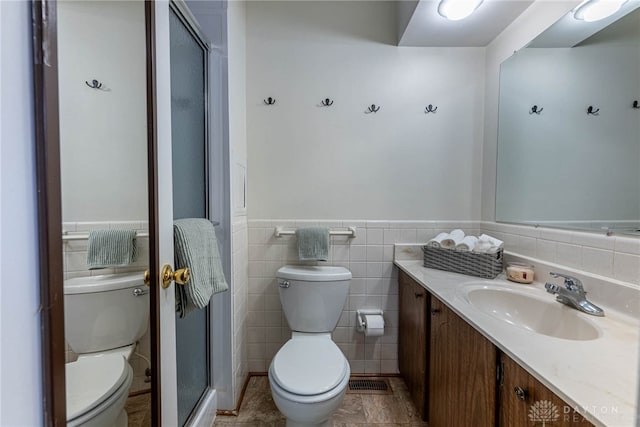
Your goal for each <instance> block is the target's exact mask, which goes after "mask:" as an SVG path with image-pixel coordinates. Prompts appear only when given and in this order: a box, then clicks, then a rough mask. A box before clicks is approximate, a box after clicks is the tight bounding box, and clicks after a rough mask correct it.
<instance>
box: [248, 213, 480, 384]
mask: <svg viewBox="0 0 640 427" xmlns="http://www.w3.org/2000/svg"><path fill="white" fill-rule="evenodd" d="M312 225H321V226H328V227H331V228H332V229H344V230H346V229H347V227H352V226H354V227H356V230H357V231H356V237H355V238H349V237H344V236H332V237H331V249H330V254H329V257H330V259H329V260H328V261H327V262H320V263H318V264H320V265H336V266H344V267H346V268H348V269H349V270H350V271H351V273H352V275H353V279H352V280H351V287H350V290H349V297H348V300H347V303H346V304H345V307H344V309H343V312H342V316H341V318H340V321H339V323H338V326H337V328H336V330H335V331H334V333H333V339H334V341H335V342H336V344H337V345H338V347H340V349H341V350H342V351H343V352H344V354H345V355H346V357H347V358H348V359H349V363H350V365H351V371H352V372H353V373H370V374H380V373H397V372H398V356H397V342H398V326H397V325H398V281H397V271H396V269H395V268H394V267H393V245H394V244H395V243H416V242H426V241H427V240H428V239H429V238H431V237H433V236H435V235H436V234H438V233H440V232H441V231H449V230H451V229H452V228H462V229H463V230H464V231H465V232H466V233H470V234H478V233H479V232H480V222H469V221H466V222H465V221H461V222H457V221H445V222H443V221H354V220H338V221H323V220H304V221H301V220H250V221H249V223H248V227H249V228H248V231H249V236H248V237H249V266H248V269H249V293H248V309H249V311H248V317H247V327H248V330H247V339H248V341H247V342H248V344H247V351H248V363H249V370H250V371H251V372H265V371H267V370H268V368H269V364H270V363H271V359H272V358H273V356H274V355H275V354H276V352H277V351H278V350H279V349H280V347H281V346H282V345H283V344H284V343H285V342H286V340H287V339H289V337H290V334H291V331H290V330H289V327H288V325H287V322H286V319H285V317H284V314H283V312H282V307H281V305H280V299H279V297H278V288H277V284H276V280H275V274H276V271H277V270H278V269H279V268H280V267H281V266H283V265H285V264H299V263H300V262H299V261H298V256H297V246H296V239H295V237H294V236H283V237H280V238H276V237H275V236H274V229H275V227H276V226H282V227H285V228H287V227H290V228H295V227H304V226H312ZM361 308H382V309H383V310H384V318H385V334H384V336H382V337H366V338H365V336H364V335H363V334H362V333H359V332H357V331H356V328H355V323H356V314H355V311H356V310H357V309H361Z"/></svg>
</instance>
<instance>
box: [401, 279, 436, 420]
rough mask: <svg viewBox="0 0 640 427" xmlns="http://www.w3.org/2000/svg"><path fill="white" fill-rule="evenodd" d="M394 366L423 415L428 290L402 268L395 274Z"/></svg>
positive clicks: (425, 380)
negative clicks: (396, 310)
mask: <svg viewBox="0 0 640 427" xmlns="http://www.w3.org/2000/svg"><path fill="white" fill-rule="evenodd" d="M398 284H399V288H398V296H399V301H400V316H399V319H398V321H399V328H398V368H399V370H400V374H401V375H402V379H403V380H404V382H405V384H406V386H407V388H408V389H409V394H410V396H411V400H412V401H413V404H414V405H415V407H416V409H417V411H418V413H419V414H420V416H421V417H422V419H423V420H426V419H427V418H426V416H427V413H428V411H427V402H428V399H427V384H428V375H427V369H428V360H427V355H428V354H429V350H428V345H429V341H428V339H429V326H428V325H429V324H428V321H429V317H428V316H427V313H428V308H429V298H430V297H429V293H428V292H427V291H426V290H425V289H424V288H423V287H422V286H420V285H419V284H418V283H417V282H416V281H415V280H413V279H411V278H410V277H409V276H408V275H407V274H406V273H405V272H404V271H402V270H400V272H399V276H398Z"/></svg>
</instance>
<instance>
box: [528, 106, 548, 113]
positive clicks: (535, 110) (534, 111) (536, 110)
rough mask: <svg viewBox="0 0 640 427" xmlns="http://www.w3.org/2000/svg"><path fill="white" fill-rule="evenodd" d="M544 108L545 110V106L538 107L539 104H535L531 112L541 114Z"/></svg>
mask: <svg viewBox="0 0 640 427" xmlns="http://www.w3.org/2000/svg"><path fill="white" fill-rule="evenodd" d="M542 110H544V108H540V109H538V106H537V105H534V106H533V107H531V111H529V114H540V113H542Z"/></svg>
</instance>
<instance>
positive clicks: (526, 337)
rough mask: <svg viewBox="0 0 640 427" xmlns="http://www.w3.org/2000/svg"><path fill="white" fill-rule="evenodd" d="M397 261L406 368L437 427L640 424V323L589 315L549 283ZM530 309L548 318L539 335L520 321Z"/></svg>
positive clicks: (419, 403) (415, 396) (401, 355)
mask: <svg viewBox="0 0 640 427" xmlns="http://www.w3.org/2000/svg"><path fill="white" fill-rule="evenodd" d="M396 250H397V248H396ZM395 264H396V266H397V267H398V268H399V275H398V281H399V301H400V312H399V337H398V364H399V370H400V373H401V375H402V377H403V379H404V380H405V382H406V384H407V387H408V388H409V392H410V394H411V398H412V400H413V402H414V404H415V405H416V407H417V408H418V411H420V413H421V415H422V417H423V419H424V420H427V421H428V422H429V424H430V425H432V426H434V427H438V426H450V425H459V426H463V425H475V426H504V427H518V426H530V425H532V424H533V423H535V422H538V423H539V424H541V423H542V422H543V421H544V422H546V423H548V424H550V425H554V426H593V425H596V426H615V427H618V426H632V425H635V424H634V414H635V409H636V408H635V406H636V402H637V370H638V366H637V353H638V329H637V327H638V324H637V319H634V318H633V317H631V316H626V315H624V314H620V313H616V312H614V311H611V310H607V315H606V317H604V318H592V319H591V318H588V315H586V314H584V313H579V312H577V311H576V310H574V309H572V308H570V307H566V306H564V305H562V304H560V303H558V302H556V301H555V298H554V297H553V296H552V295H550V294H547V293H545V292H544V288H543V287H542V284H534V285H519V284H514V283H510V282H507V281H505V280H504V279H503V278H501V276H499V278H498V279H496V280H483V279H477V278H474V277H472V276H464V275H460V274H455V273H448V272H444V271H437V270H432V269H427V268H424V267H422V262H421V261H419V260H397V259H396V261H395ZM503 295H507V299H504V298H502V297H503ZM485 297H486V298H485ZM518 298H521V300H518ZM522 298H524V299H522ZM509 303H513V304H514V305H518V304H523V303H524V304H525V305H526V306H527V308H524V307H517V308H518V310H515V308H516V307H512V308H513V310H510V308H509V307H508V305H509ZM483 304H484V305H483ZM492 304H496V306H495V307H493V306H492ZM554 304H555V305H554ZM487 305H488V306H487ZM498 305H502V306H503V307H504V306H506V307H505V308H504V310H502V309H501V308H500V307H498ZM501 310H502V311H504V313H502V314H505V313H506V315H505V316H503V317H500V316H502V314H501V313H500V312H501ZM527 310H528V311H527ZM489 311H492V313H489ZM527 313H530V315H539V319H540V321H539V322H537V323H536V324H535V326H533V327H532V328H529V329H527V328H525V327H522V322H520V321H521V320H522V319H519V318H518V316H525V317H526V316H527ZM531 313H532V314H531ZM508 316H514V318H513V321H512V322H511V323H509V321H508V320H505V318H507V317H508ZM575 319H577V320H575ZM525 320H526V319H525ZM551 422H553V423H552V424H551Z"/></svg>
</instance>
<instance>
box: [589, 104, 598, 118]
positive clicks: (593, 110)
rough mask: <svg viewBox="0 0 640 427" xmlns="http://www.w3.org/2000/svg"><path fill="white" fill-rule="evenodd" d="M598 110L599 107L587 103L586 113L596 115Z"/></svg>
mask: <svg viewBox="0 0 640 427" xmlns="http://www.w3.org/2000/svg"><path fill="white" fill-rule="evenodd" d="M598 111H600V109H599V108H597V109H594V108H593V105H589V108H587V114H591V115H592V116H597V115H598Z"/></svg>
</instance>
